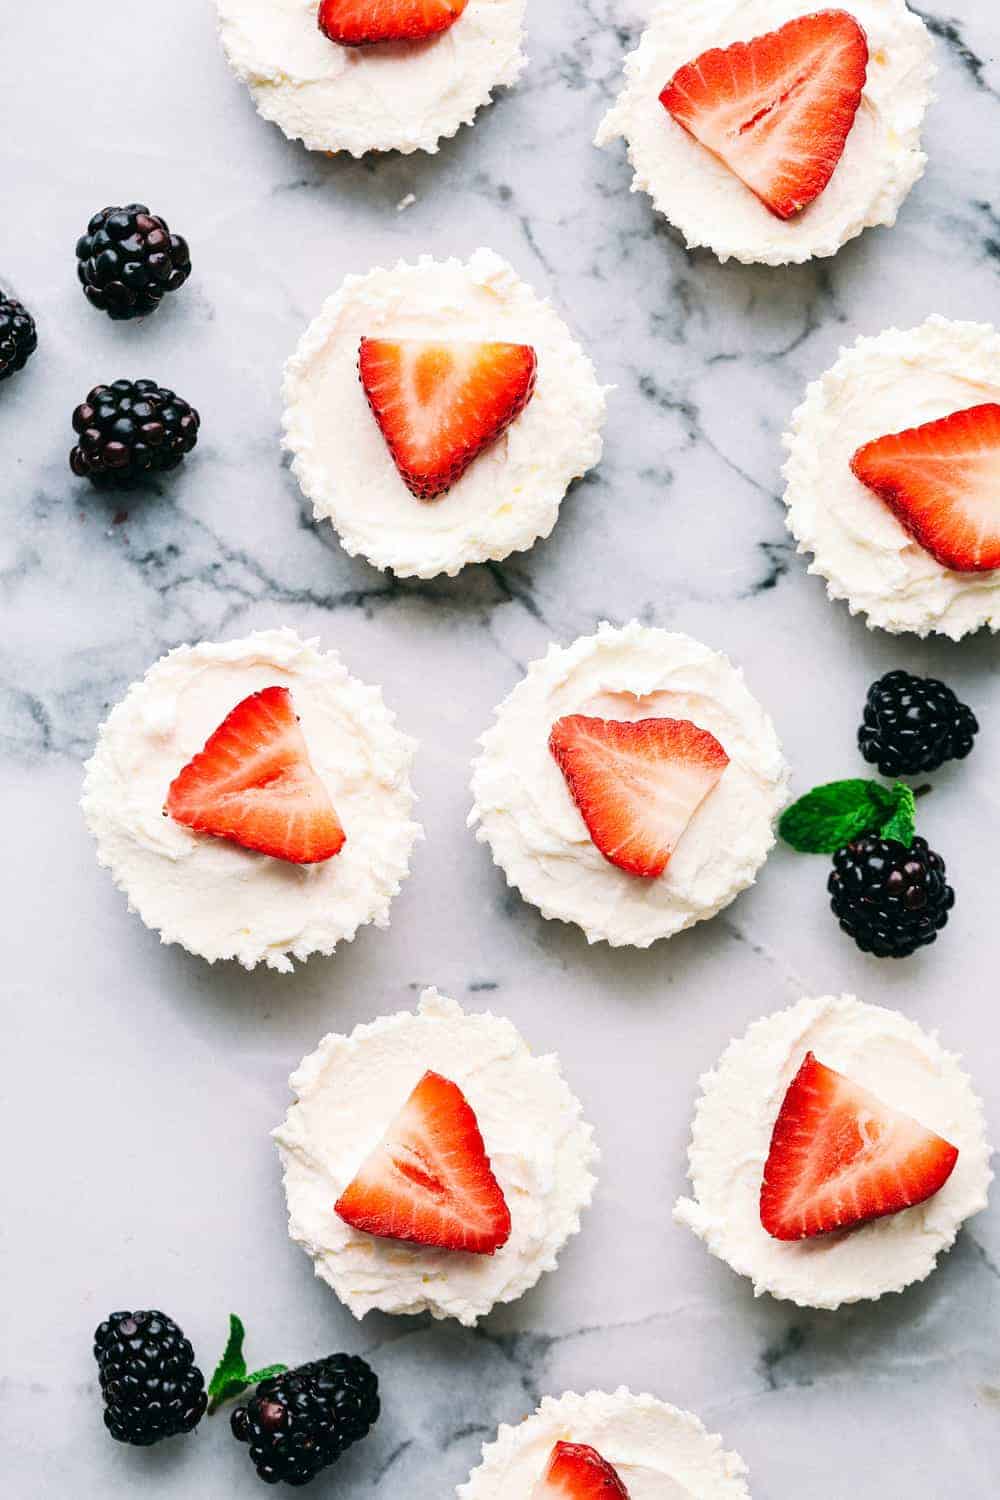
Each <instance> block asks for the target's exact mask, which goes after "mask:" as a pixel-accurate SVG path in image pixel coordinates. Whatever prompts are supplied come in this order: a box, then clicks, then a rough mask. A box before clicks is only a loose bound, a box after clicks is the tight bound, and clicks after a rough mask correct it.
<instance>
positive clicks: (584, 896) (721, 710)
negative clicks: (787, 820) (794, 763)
mask: <svg viewBox="0 0 1000 1500" xmlns="http://www.w3.org/2000/svg"><path fill="white" fill-rule="evenodd" d="M577 713H580V714H592V715H595V716H597V717H599V718H606V719H622V720H635V719H643V718H655V717H658V716H660V717H664V718H674V719H689V720H691V721H692V722H693V723H694V724H697V725H698V726H699V728H702V729H707V730H709V731H710V732H711V733H712V734H714V735H715V737H716V739H718V740H719V741H720V743H721V744H722V746H723V749H724V750H725V751H726V753H727V754H728V756H729V765H728V766H727V767H726V770H725V771H724V773H723V775H722V779H721V780H720V781H719V783H718V785H717V786H716V787H715V788H714V790H713V791H712V792H711V793H710V794H709V795H708V796H707V797H706V798H705V801H704V802H703V803H702V804H701V806H700V807H699V808H698V809H697V811H696V812H695V814H694V817H693V818H692V820H691V822H690V823H689V824H688V826H687V828H686V829H685V831H684V834H683V835H682V837H681V839H680V842H679V843H678V845H677V848H676V849H675V851H674V853H673V855H672V856H671V859H670V863H669V864H668V866H667V868H666V870H665V871H664V873H663V874H662V875H661V876H659V878H657V879H651V880H647V879H643V878H641V877H639V876H635V875H629V874H627V873H626V872H625V871H624V870H620V869H618V868H617V867H616V866H615V865H612V864H610V863H609V862H608V861H607V860H606V859H605V858H604V856H603V855H602V854H601V853H600V851H599V850H598V849H597V847H596V846H595V844H594V843H593V842H592V840H591V838H590V834H589V833H588V831H587V826H586V824H585V823H584V821H583V818H582V816H581V814H580V812H579V810H578V808H577V807H576V804H575V803H574V801H573V799H572V797H571V796H570V793H569V790H568V788H567V786H566V782H565V780H564V778H563V775H562V772H561V771H560V769H559V767H558V766H557V764H556V762H555V760H554V759H553V757H552V755H551V753H550V751H549V747H548V739H549V732H550V730H551V728H552V725H553V723H554V722H555V721H556V719H558V718H561V717H562V716H563V715H564V714H577ZM480 744H481V745H482V754H481V756H480V757H479V759H478V760H477V761H476V763H475V767H474V774H473V782H472V792H473V799H474V804H475V805H474V807H473V810H472V813H471V815H470V819H469V822H470V826H475V825H476V824H477V823H478V824H479V827H478V830H477V834H476V836H477V838H479V839H481V840H484V841H486V842H487V843H488V844H489V845H490V847H491V849H492V851H493V858H494V860H495V861H496V863H497V864H498V865H499V866H500V868H501V869H502V870H503V871H504V873H505V874H506V876H507V880H508V882H509V883H510V884H511V885H512V886H515V887H516V888H517V890H519V891H520V892H521V895H522V896H523V897H524V898H525V900H527V901H531V902H533V903H534V905H535V906H537V907H538V908H539V910H540V911H541V913H542V915H543V916H545V917H559V918H561V919H562V920H563V921H565V922H576V923H578V924H579V926H580V927H582V928H583V930H584V932H585V933H586V935H587V940H588V941H589V942H597V941H600V940H604V941H605V942H608V943H611V944H612V945H613V946H619V945H622V944H632V945H634V946H635V947H638V948H646V947H648V946H649V944H650V943H652V942H654V941H655V940H656V939H657V938H662V937H669V936H671V935H672V934H673V933H675V932H680V931H681V929H682V928H685V927H690V926H692V924H693V923H695V922H699V921H701V920H702V919H704V918H705V917H711V916H714V915H715V913H716V912H718V911H720V910H721V908H722V907H724V906H726V905H728V903H729V902H730V901H732V899H733V897H734V896H736V895H737V894H738V893H739V892H740V891H741V890H743V889H744V888H745V887H746V886H748V885H752V884H753V881H754V877H755V876H756V874H757V871H758V870H759V868H760V866H761V865H762V864H763V862H764V860H765V858H766V856H767V854H768V851H769V850H770V849H771V847H772V845H773V844H774V831H773V825H774V820H775V817H776V816H777V814H778V812H779V811H780V809H781V808H782V807H783V805H784V803H785V801H786V798H787V781H788V772H787V768H786V766H785V762H784V760H783V758H782V754H781V747H780V746H779V744H778V740H777V736H776V734H775V731H774V726H773V725H772V723H771V721H770V719H769V718H768V716H767V714H765V712H764V711H763V709H762V708H761V707H760V705H759V704H758V703H757V701H756V699H754V698H753V697H752V696H751V694H750V693H749V692H748V690H747V688H746V686H745V684H744V681H743V674H742V673H741V672H740V671H739V669H738V668H736V667H734V666H733V665H732V663H731V662H729V661H728V660H727V659H726V658H725V657H724V656H722V655H720V654H719V653H718V652H716V651H711V650H710V649H709V648H708V647H707V646H703V645H701V644H700V643H699V642H698V641H695V640H692V639H691V637H690V636H686V635H676V634H670V633H669V632H667V631H665V630H655V629H651V628H649V627H647V626H643V625H640V624H638V623H637V622H635V621H633V622H632V623H631V624H630V625H626V626H625V627H624V628H623V629H615V628H613V627H612V626H610V625H608V624H607V623H604V624H602V625H601V626H600V628H599V629H598V631H597V634H596V635H592V636H581V637H580V638H579V639H578V640H577V641H575V642H574V643H573V645H572V646H569V647H565V648H564V647H561V646H555V645H554V646H552V647H550V649H549V652H548V655H547V656H545V657H543V658H541V659H540V660H539V661H536V662H533V663H532V664H531V666H530V667H529V668H528V672H527V675H526V676H525V677H524V678H523V680H522V681H521V682H519V683H518V685H517V687H515V688H514V690H513V692H512V693H511V694H510V695H509V697H508V698H506V699H505V701H504V702H503V703H502V704H501V705H500V707H499V708H498V709H497V718H496V723H495V724H494V725H493V726H492V727H491V728H490V729H488V730H487V731H486V733H485V734H484V735H483V736H482V738H481V740H480Z"/></svg>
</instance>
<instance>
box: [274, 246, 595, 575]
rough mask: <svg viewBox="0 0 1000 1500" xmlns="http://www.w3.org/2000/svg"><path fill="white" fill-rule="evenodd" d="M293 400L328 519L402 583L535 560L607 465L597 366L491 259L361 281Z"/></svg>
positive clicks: (292, 427)
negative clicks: (540, 542)
mask: <svg viewBox="0 0 1000 1500" xmlns="http://www.w3.org/2000/svg"><path fill="white" fill-rule="evenodd" d="M284 395H285V408H286V409H285V418H284V425H285V446H286V447H287V448H288V449H290V450H291V452H292V454H293V455H294V458H293V464H292V468H293V471H294V473H295V475H296V477H297V478H298V480H299V483H300V484H301V486H302V488H303V490H304V491H305V493H306V495H308V497H309V498H310V499H311V500H312V502H313V508H314V511H315V514H316V515H317V517H319V518H321V519H326V518H328V519H330V520H331V521H332V522H333V524H334V526H335V528H336V530H337V532H338V534H339V536H340V539H341V541H342V543H343V545H344V547H345V548H346V550H347V551H348V552H350V553H351V554H352V555H353V554H356V553H360V554H361V555H362V556H363V557H366V558H367V559H368V561H369V562H371V563H372V564H374V566H375V567H379V568H392V570H393V571H394V572H395V573H396V574H397V575H399V576H400V577H417V578H432V577H434V576H435V575H436V574H439V573H447V574H449V575H453V574H455V573H457V572H458V571H459V570H460V569H461V568H463V567H464V566H465V565H466V564H467V563H472V562H485V561H488V560H490V559H497V560H498V559H501V558H504V557H506V556H507V555H508V554H509V553H511V552H516V551H521V550H523V549H525V548H527V547H530V546H531V545H532V544H533V543H534V542H535V541H536V540H537V539H538V538H539V537H541V536H547V535H548V533H549V532H550V531H551V530H552V527H553V526H554V525H555V522H556V518H557V516H558V514H559V506H560V503H561V501H562V498H563V496H564V494H565V493H566V490H567V489H568V487H569V485H570V484H571V482H572V481H573V479H575V478H578V477H579V476H580V475H582V474H584V473H585V472H586V471H587V470H588V469H589V468H591V467H592V465H594V464H596V463H597V462H598V460H599V458H600V456H601V446H602V445H601V429H602V426H603V423H604V406H605V400H604V398H605V392H604V390H603V388H602V387H601V386H600V385H599V384H598V382H597V378H596V376H595V373H594V368H593V365H592V364H591V362H590V360H589V359H588V358H587V356H586V354H584V352H583V350H582V349H581V348H580V346H579V345H578V344H577V343H576V341H575V340H574V339H573V337H572V335H571V334H570V332H569V330H568V328H567V327H566V325H565V324H564V323H563V321H562V319H561V318H560V317H559V316H558V314H557V313H556V312H555V310H554V309H553V308H552V307H551V306H550V304H549V303H548V302H544V301H542V300H541V299H540V298H539V297H536V295H535V293H534V292H533V291H532V290H531V288H530V287H528V286H526V285H525V283H524V282H523V281H520V280H519V279H518V277H517V276H516V275H515V274H514V272H513V270H512V269H511V268H510V266H508V265H507V264H506V262H505V261H503V260H501V259H500V257H499V256H498V255H495V254H494V253H493V252H492V251H490V250H477V251H476V252H475V254H474V255H473V256H472V257H471V259H470V260H469V261H467V262H463V261H459V260H447V261H434V260H432V259H431V258H430V257H429V256H424V257H422V258H421V259H420V260H419V261H418V262H417V263H416V264H407V263H406V262H403V261H401V262H400V263H399V264H398V265H396V266H394V267H392V268H391V269H389V270H384V269H381V268H377V269H375V270H372V271H370V272H369V273H368V274H367V275H365V276H349V277H348V278H347V280H346V281H345V282H344V283H343V285H342V286H341V288H340V290H339V291H338V292H336V293H334V295H333V296H332V297H330V298H329V299H328V300H327V302H326V304H325V305H324V307H323V310H322V312H321V313H320V315H319V316H318V317H317V318H316V319H315V320H314V322H313V323H312V324H311V325H310V327H309V328H308V329H307V331H306V333H305V334H304V335H303V337H302V340H301V342H300V344H299V347H298V349H297V350H296V352H295V354H294V355H293V356H292V358H291V359H290V360H289V362H288V364H287V366H286V370H285V384H284Z"/></svg>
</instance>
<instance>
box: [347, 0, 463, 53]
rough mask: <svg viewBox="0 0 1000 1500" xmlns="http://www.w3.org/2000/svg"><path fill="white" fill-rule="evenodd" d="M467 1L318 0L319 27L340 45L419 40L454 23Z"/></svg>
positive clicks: (433, 34)
mask: <svg viewBox="0 0 1000 1500" xmlns="http://www.w3.org/2000/svg"><path fill="white" fill-rule="evenodd" d="M468 3H469V0H320V7H319V15H318V21H319V29H320V31H322V33H323V35H324V36H326V37H329V39H330V41H331V42H338V43H340V45H341V46H343V47H365V46H369V45H371V44H373V43H375V42H419V41H423V40H424V39H425V38H427V37H432V36H439V35H440V33H441V32H443V31H447V30H448V28H449V27H450V26H454V24H455V22H456V21H457V20H458V18H459V16H460V15H461V14H462V12H463V11H464V10H465V7H466V6H467V5H468Z"/></svg>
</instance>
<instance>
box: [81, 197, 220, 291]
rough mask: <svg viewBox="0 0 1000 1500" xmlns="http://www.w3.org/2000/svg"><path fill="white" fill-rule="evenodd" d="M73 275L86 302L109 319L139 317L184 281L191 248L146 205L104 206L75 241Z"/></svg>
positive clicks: (188, 273) (186, 277) (187, 274)
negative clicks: (75, 276)
mask: <svg viewBox="0 0 1000 1500" xmlns="http://www.w3.org/2000/svg"><path fill="white" fill-rule="evenodd" d="M76 274H77V275H78V276H79V278H80V284H81V286H82V287H83V290H84V292H85V294H86V297H87V301H88V302H89V303H90V304H91V305H92V306H93V307H97V308H100V310H101V312H106V313H107V315H108V317H109V318H115V319H123V318H141V317H143V316H144V315H145V314H146V313H151V312H155V311H156V309H157V307H159V305H160V302H161V300H162V298H163V295H164V293H165V292H176V291H177V289H178V287H182V286H183V285H184V283H185V281H187V279H188V277H189V276H190V275H191V252H190V251H189V250H188V247H187V241H186V240H183V239H182V238H181V236H180V235H179V234H171V233H170V229H169V227H168V225H167V223H166V221H165V220H163V219H161V218H160V217H159V215H157V214H151V213H150V211H149V209H148V208H147V207H146V205H145V203H129V204H126V206H125V207H124V208H102V209H101V211H100V213H99V214H95V215H94V217H93V218H92V219H91V221H90V223H89V224H88V225H87V233H86V234H84V235H81V237H80V239H79V240H77V242H76Z"/></svg>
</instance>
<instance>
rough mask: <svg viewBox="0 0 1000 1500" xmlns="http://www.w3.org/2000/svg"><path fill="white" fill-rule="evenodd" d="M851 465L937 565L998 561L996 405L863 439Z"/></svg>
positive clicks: (972, 568) (972, 566)
mask: <svg viewBox="0 0 1000 1500" xmlns="http://www.w3.org/2000/svg"><path fill="white" fill-rule="evenodd" d="M851 468H852V470H853V471H854V473H855V475H856V476H857V478H858V479H860V480H861V483H862V484H866V485H867V486H868V488H869V489H870V490H874V491H875V494H876V495H878V496H879V498H880V499H881V500H884V501H885V503H886V505H888V507H889V509H890V510H891V511H892V513H893V514H894V515H895V517H896V519H897V520H898V521H899V522H900V524H901V525H902V526H905V528H906V530H907V531H908V532H909V533H910V535H911V536H912V537H914V538H915V540H916V541H918V542H919V543H920V545H921V547H923V548H925V549H926V550H927V551H928V552H929V553H930V554H931V556H932V557H933V558H935V559H936V561H937V562H939V563H940V564H941V566H942V567H943V568H953V569H954V570H955V572H957V573H984V572H990V571H991V570H992V569H994V568H1000V405H997V403H996V402H993V401H987V402H984V403H983V404H982V405H981V406H969V407H966V408H965V409H964V410H962V411H955V412H952V413H951V414H950V415H949V416H947V417H939V418H938V419H937V420H936V421H934V422H924V423H922V424H921V426H919V427H909V428H907V430H906V431H905V432H896V433H892V434H890V435H889V436H888V437H880V438H876V439H875V440H874V441H873V442H871V443H865V445H864V447H862V448H859V449H858V451H857V452H856V453H855V455H854V457H853V458H852V459H851Z"/></svg>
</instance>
